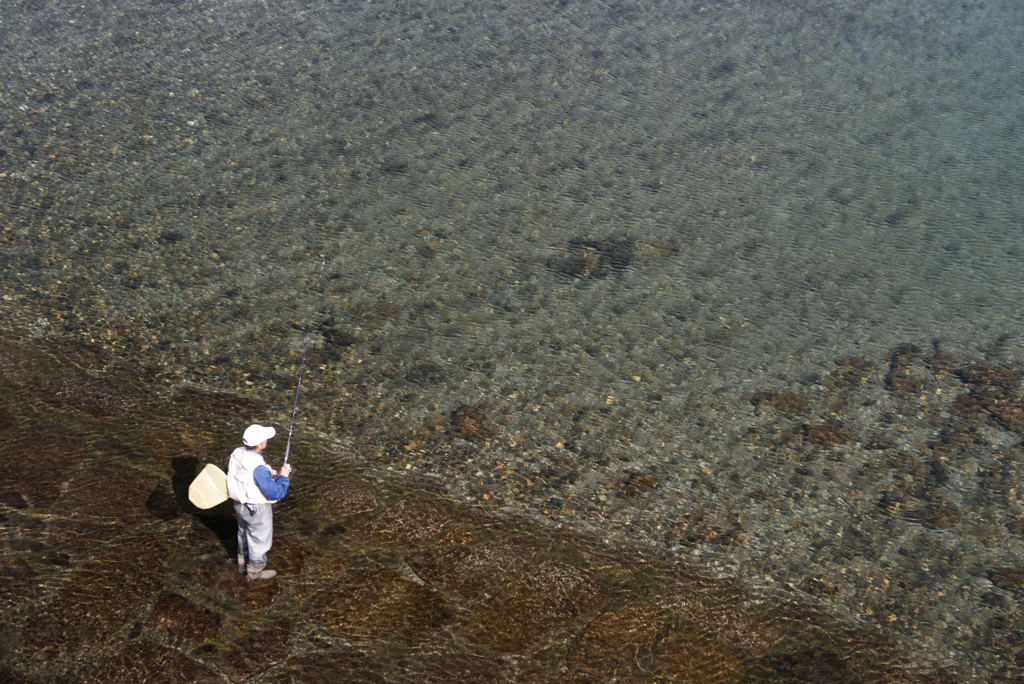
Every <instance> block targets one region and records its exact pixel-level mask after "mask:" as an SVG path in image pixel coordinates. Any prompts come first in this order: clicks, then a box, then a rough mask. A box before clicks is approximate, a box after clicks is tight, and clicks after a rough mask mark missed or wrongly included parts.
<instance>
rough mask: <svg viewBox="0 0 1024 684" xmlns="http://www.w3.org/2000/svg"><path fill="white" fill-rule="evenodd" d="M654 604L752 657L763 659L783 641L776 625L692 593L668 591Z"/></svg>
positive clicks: (676, 590) (679, 589)
mask: <svg viewBox="0 0 1024 684" xmlns="http://www.w3.org/2000/svg"><path fill="white" fill-rule="evenodd" d="M654 601H655V603H656V604H657V605H658V606H659V607H661V608H663V609H664V610H667V611H670V612H673V613H676V614H677V615H680V616H681V617H683V618H686V620H688V621H689V622H691V623H692V624H693V625H694V626H695V627H696V628H697V629H699V630H700V631H701V633H702V634H704V635H705V636H709V637H712V638H714V639H717V640H718V641H720V642H721V643H723V644H725V645H727V646H731V647H733V648H736V649H741V650H743V651H746V652H747V653H750V654H751V655H755V656H762V655H764V654H765V653H767V652H768V650H769V649H771V647H772V646H774V645H775V643H776V642H777V641H778V640H779V639H780V638H781V637H782V633H781V631H780V630H779V629H778V628H777V627H775V626H774V625H771V624H768V623H764V622H760V621H759V620H757V619H755V618H753V617H751V616H750V615H747V614H746V613H744V612H741V611H738V610H735V609H733V608H729V607H728V606H726V605H723V604H722V603H719V602H718V601H716V600H715V599H713V598H711V597H710V596H705V595H704V594H699V593H697V592H695V591H690V590H689V589H685V588H673V589H669V590H667V591H664V592H662V593H661V594H659V595H658V596H657V597H655V599H654Z"/></svg>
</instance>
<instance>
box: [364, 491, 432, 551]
mask: <svg viewBox="0 0 1024 684" xmlns="http://www.w3.org/2000/svg"><path fill="white" fill-rule="evenodd" d="M451 520H452V511H451V508H450V507H449V506H448V505H447V504H444V503H442V502H440V501H428V500H427V499H421V498H419V497H416V496H407V497H406V498H404V499H402V500H401V501H399V502H398V503H396V504H395V505H393V506H391V508H388V509H387V510H385V511H384V512H382V513H381V514H379V515H378V516H377V517H376V518H374V519H373V520H371V521H370V522H368V523H366V524H365V525H363V526H362V527H360V528H359V530H357V532H356V534H357V536H359V537H361V538H363V539H366V540H367V541H372V542H376V543H378V544H381V545H384V546H393V547H415V546H419V545H420V544H423V543H424V542H427V541H429V540H431V539H434V538H435V537H437V536H438V535H439V534H441V532H442V531H443V530H444V528H445V527H447V525H448V523H450V522H451Z"/></svg>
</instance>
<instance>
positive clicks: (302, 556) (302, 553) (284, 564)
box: [267, 536, 311, 577]
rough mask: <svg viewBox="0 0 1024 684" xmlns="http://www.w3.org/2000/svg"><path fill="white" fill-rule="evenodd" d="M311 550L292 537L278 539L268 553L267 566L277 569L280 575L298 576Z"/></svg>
mask: <svg viewBox="0 0 1024 684" xmlns="http://www.w3.org/2000/svg"><path fill="white" fill-rule="evenodd" d="M310 553H311V550H310V549H309V548H307V547H306V546H305V545H304V544H300V543H299V542H296V541H293V540H291V539H278V538H276V536H275V539H274V546H273V548H272V549H270V553H268V554H267V566H268V567H270V568H273V569H274V570H277V575H278V577H297V576H299V575H301V574H302V570H303V568H304V567H305V566H306V559H307V558H309V556H310Z"/></svg>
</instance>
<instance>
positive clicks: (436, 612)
mask: <svg viewBox="0 0 1024 684" xmlns="http://www.w3.org/2000/svg"><path fill="white" fill-rule="evenodd" d="M311 612H312V616H313V617H314V619H316V620H318V621H319V622H320V624H321V625H322V626H323V628H324V630H325V631H326V632H327V633H328V634H331V635H333V636H339V637H344V638H346V639H348V640H350V641H353V642H357V643H367V642H374V641H378V642H381V641H383V642H387V641H391V640H392V639H396V638H397V639H401V640H403V641H406V642H414V641H418V640H419V639H420V638H422V637H424V636H425V635H427V634H428V633H431V632H435V631H436V630H438V629H440V628H441V626H442V625H443V624H445V623H446V622H447V621H448V620H449V619H450V615H449V612H448V609H447V608H446V607H445V605H444V603H443V601H442V600H441V599H440V597H439V596H438V595H437V594H435V593H434V592H432V591H430V590H429V589H427V588H426V587H423V586H421V585H419V584H416V583H415V582H411V581H409V580H407V579H406V578H404V577H402V576H401V575H400V574H398V573H397V572H391V571H382V572H364V573H360V574H358V575H356V576H354V577H352V578H350V579H348V580H344V581H342V582H339V583H338V584H337V585H335V586H334V587H332V588H331V589H329V590H328V591H326V592H324V593H323V594H321V595H320V596H318V597H317V598H316V599H315V600H314V602H313V607H312V609H311Z"/></svg>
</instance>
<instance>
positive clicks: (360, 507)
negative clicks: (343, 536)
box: [316, 475, 377, 523]
mask: <svg viewBox="0 0 1024 684" xmlns="http://www.w3.org/2000/svg"><path fill="white" fill-rule="evenodd" d="M375 508H377V497H376V496H375V495H374V492H373V487H371V486H370V485H368V484H366V483H365V482H363V481H362V480H357V479H355V478H354V477H348V476H347V475H336V476H335V477H332V478H331V479H330V480H328V481H327V482H325V483H323V484H322V485H320V493H319V496H318V497H317V500H316V512H317V519H318V520H320V521H322V522H325V523H326V522H329V521H334V520H337V519H338V518H344V517H348V516H351V515H357V514H359V513H366V512H368V511H372V510H374V509H375Z"/></svg>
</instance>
